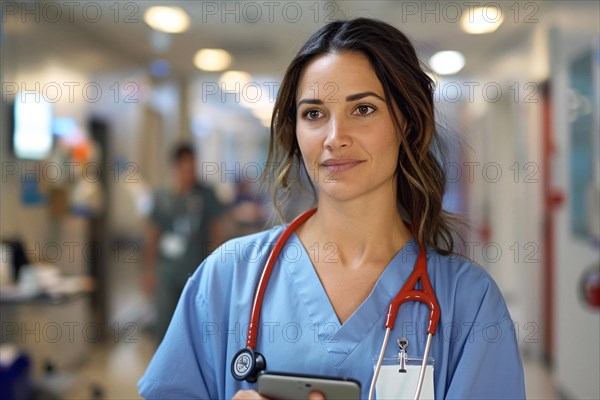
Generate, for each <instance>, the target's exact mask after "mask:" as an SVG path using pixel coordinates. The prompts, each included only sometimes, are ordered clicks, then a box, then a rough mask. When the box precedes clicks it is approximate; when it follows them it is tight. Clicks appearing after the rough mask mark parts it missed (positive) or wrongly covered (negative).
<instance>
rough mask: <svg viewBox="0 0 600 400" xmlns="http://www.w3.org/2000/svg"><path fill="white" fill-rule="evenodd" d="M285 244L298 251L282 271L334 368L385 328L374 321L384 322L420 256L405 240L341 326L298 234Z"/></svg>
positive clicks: (414, 243) (411, 242) (410, 242)
mask: <svg viewBox="0 0 600 400" xmlns="http://www.w3.org/2000/svg"><path fill="white" fill-rule="evenodd" d="M287 245H288V246H294V247H300V248H301V251H300V255H299V260H298V262H294V263H284V265H285V270H286V272H287V273H288V274H289V275H290V277H291V278H292V282H293V284H294V287H295V289H296V290H297V292H298V296H299V298H300V299H301V301H302V302H303V304H304V306H305V307H306V311H307V313H308V316H309V318H310V319H311V321H312V323H313V324H315V325H314V326H317V327H318V328H319V329H318V338H319V342H320V343H322V344H323V345H324V346H325V347H326V349H327V352H328V353H329V355H330V356H331V357H332V360H333V362H334V364H335V365H336V367H337V366H339V365H340V364H341V363H342V362H343V361H344V360H345V359H346V357H347V356H348V355H349V354H350V353H352V351H353V350H354V349H355V348H356V346H357V345H358V344H360V342H361V341H362V340H364V338H365V337H366V336H367V334H368V333H369V332H370V331H371V329H382V331H383V330H384V329H385V327H384V325H383V322H382V323H381V326H379V324H377V322H378V321H380V320H383V316H384V315H385V313H386V312H387V308H388V305H389V303H390V301H391V300H392V299H393V298H394V296H395V295H396V293H398V291H399V290H400V288H401V287H402V285H403V284H404V282H405V281H406V280H407V279H408V277H409V275H410V273H411V272H412V269H413V267H414V265H415V262H416V260H417V256H418V253H419V247H418V245H417V244H416V242H415V240H414V239H411V240H410V241H408V242H407V243H406V244H405V245H404V246H403V247H402V248H401V249H400V250H399V251H398V253H396V255H395V256H394V257H393V258H392V260H391V261H390V262H389V263H388V265H387V266H386V267H385V269H384V270H383V272H382V273H381V275H380V276H379V279H378V280H377V282H376V283H375V286H374V287H373V290H372V291H371V293H369V296H367V298H366V299H365V300H364V302H363V303H362V304H361V305H360V306H359V307H358V308H357V309H356V310H355V311H354V312H353V313H352V315H350V317H349V318H348V319H347V320H346V322H344V324H340V321H339V319H338V317H337V315H336V313H335V310H334V309H333V306H332V305H331V302H330V301H329V297H327V293H326V292H325V288H324V287H323V285H322V283H321V280H320V279H319V276H318V275H317V271H316V270H315V268H314V265H313V264H312V261H311V259H310V257H309V255H308V253H307V252H306V249H305V248H304V246H303V244H302V242H301V241H300V238H299V237H298V235H296V234H295V233H294V234H292V236H291V237H290V238H289V240H288V243H287ZM375 325H377V326H375Z"/></svg>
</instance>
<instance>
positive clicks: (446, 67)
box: [429, 51, 465, 75]
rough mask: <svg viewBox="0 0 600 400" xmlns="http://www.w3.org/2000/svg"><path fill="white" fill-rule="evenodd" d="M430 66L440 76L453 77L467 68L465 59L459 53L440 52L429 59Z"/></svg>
mask: <svg viewBox="0 0 600 400" xmlns="http://www.w3.org/2000/svg"><path fill="white" fill-rule="evenodd" d="M429 65H430V66H431V68H432V69H433V70H434V71H435V73H436V74H439V75H452V74H455V73H457V72H458V71H460V70H461V69H462V68H463V67H464V66H465V57H463V55H462V54H461V53H459V52H458V51H440V52H437V53H435V54H434V55H433V56H431V58H430V59H429Z"/></svg>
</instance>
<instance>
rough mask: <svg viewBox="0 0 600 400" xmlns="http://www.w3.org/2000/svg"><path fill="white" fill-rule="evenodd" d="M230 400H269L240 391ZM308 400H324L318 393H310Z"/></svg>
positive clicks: (251, 392) (249, 392)
mask: <svg viewBox="0 0 600 400" xmlns="http://www.w3.org/2000/svg"><path fill="white" fill-rule="evenodd" d="M232 400H269V399H268V398H266V397H264V396H261V395H260V394H258V392H257V391H255V390H240V391H238V392H237V393H236V394H235V395H234V396H233V399H232ZM308 400H325V396H323V395H322V394H321V393H320V392H310V393H309V394H308Z"/></svg>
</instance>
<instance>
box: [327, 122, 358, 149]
mask: <svg viewBox="0 0 600 400" xmlns="http://www.w3.org/2000/svg"><path fill="white" fill-rule="evenodd" d="M327 130H328V131H327V137H325V142H324V145H325V147H327V148H328V149H329V150H335V149H338V148H342V147H346V146H348V145H350V144H351V143H352V138H351V136H350V129H349V126H348V124H347V123H346V121H344V120H343V119H341V118H331V120H330V123H329V124H328V126H327Z"/></svg>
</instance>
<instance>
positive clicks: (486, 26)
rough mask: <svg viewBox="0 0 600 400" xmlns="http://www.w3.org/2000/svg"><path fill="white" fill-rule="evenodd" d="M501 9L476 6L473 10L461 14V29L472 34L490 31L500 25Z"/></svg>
mask: <svg viewBox="0 0 600 400" xmlns="http://www.w3.org/2000/svg"><path fill="white" fill-rule="evenodd" d="M503 21H504V16H503V15H502V10H501V9H499V8H498V7H495V6H486V7H476V8H474V9H473V12H469V13H465V14H464V15H463V16H462V19H461V21H460V25H461V27H462V29H463V31H465V32H467V33H471V34H473V35H479V34H482V33H492V32H495V31H496V29H498V28H499V27H500V25H502V22H503Z"/></svg>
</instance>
